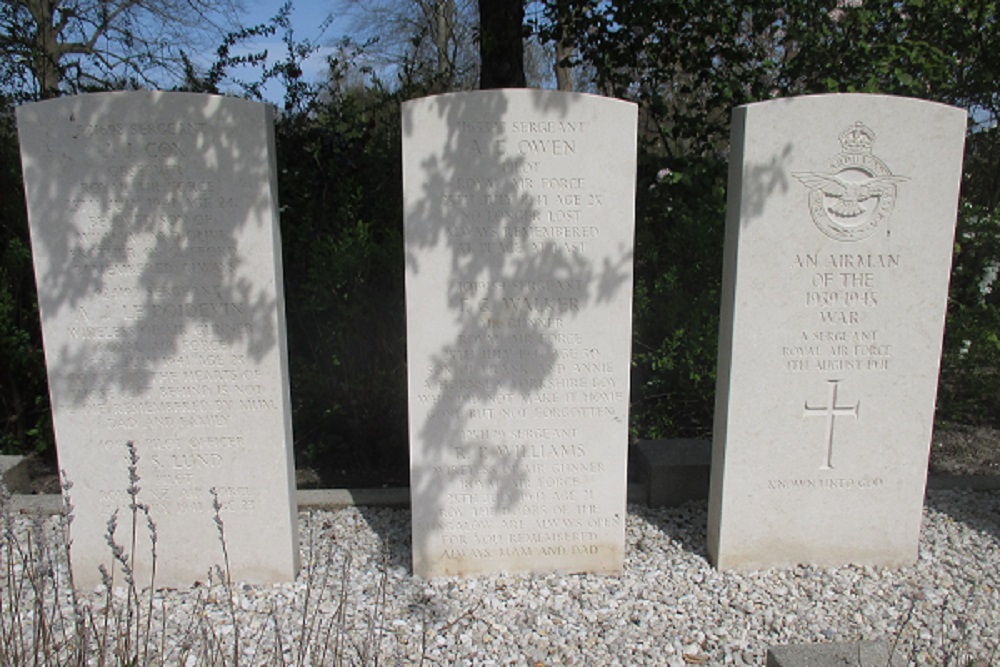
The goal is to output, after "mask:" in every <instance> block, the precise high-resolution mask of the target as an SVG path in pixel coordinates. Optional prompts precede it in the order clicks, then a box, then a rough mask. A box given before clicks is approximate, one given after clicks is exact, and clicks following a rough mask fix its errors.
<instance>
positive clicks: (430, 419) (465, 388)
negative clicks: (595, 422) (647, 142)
mask: <svg viewBox="0 0 1000 667" xmlns="http://www.w3.org/2000/svg"><path fill="white" fill-rule="evenodd" d="M521 93H524V94H527V95H530V107H531V112H532V113H533V114H535V115H537V114H540V113H545V114H546V116H545V118H547V119H552V120H554V121H556V122H560V121H566V122H567V123H569V122H572V121H573V120H574V119H575V116H574V107H575V105H576V104H578V103H580V102H581V100H580V99H579V98H578V97H577V96H572V95H562V94H554V93H551V92H544V91H530V92H529V91H516V94H521ZM513 94H515V91H489V92H480V93H468V94H457V95H443V96H439V97H437V98H428V99H427V100H424V101H422V104H423V106H422V107H421V108H420V109H419V110H418V109H415V108H414V107H412V106H411V107H410V108H409V109H404V119H403V132H404V181H405V182H406V184H407V188H408V190H407V192H406V194H405V206H406V262H407V292H408V295H407V296H408V313H407V325H408V340H409V345H408V348H409V349H408V357H409V375H410V387H411V397H410V401H411V403H410V410H411V416H410V428H411V439H412V441H413V444H412V445H411V447H412V448H413V449H411V492H412V497H413V507H414V540H415V544H414V554H415V555H414V558H415V559H416V560H418V561H420V560H428V561H432V560H434V559H437V558H439V557H440V556H439V554H438V553H437V549H438V546H434V547H431V545H430V543H429V542H428V540H429V539H430V538H431V536H432V535H433V533H435V532H436V531H439V530H440V529H441V528H442V526H443V524H444V522H443V516H444V513H447V512H449V511H459V510H458V509H454V508H456V507H457V506H456V504H455V503H456V499H455V498H451V499H449V500H446V498H445V497H444V494H445V493H448V491H447V490H446V489H447V487H448V485H451V492H452V493H454V491H455V489H456V488H462V489H465V490H466V491H467V492H469V493H474V494H478V495H480V496H481V495H483V494H487V493H488V494H489V496H490V506H489V507H488V508H483V509H484V510H485V511H486V512H488V514H489V516H490V517H504V516H509V517H517V516H518V514H519V513H520V512H523V510H524V508H525V507H528V506H534V505H536V503H537V502H538V500H539V496H538V494H537V493H535V490H534V489H533V488H532V485H533V484H534V483H535V481H536V480H537V473H536V472H533V470H534V468H533V466H535V464H536V463H537V459H538V457H540V456H542V449H539V448H545V447H547V446H548V445H547V444H546V443H544V442H542V441H540V439H539V438H537V437H531V436H523V437H518V438H514V439H513V440H514V442H512V441H511V439H510V438H505V437H504V436H505V434H506V432H507V431H509V430H510V429H512V428H514V427H517V426H519V425H520V426H521V427H525V426H527V427H530V426H532V425H533V422H532V421H531V420H530V418H532V416H533V414H534V411H535V410H542V409H546V408H550V409H551V407H552V404H551V403H547V401H549V400H555V399H550V398H548V395H549V393H551V391H552V390H553V388H555V387H560V385H559V384H558V378H559V377H560V375H565V367H564V364H565V363H566V359H565V358H564V357H561V354H560V348H565V345H564V344H563V343H562V342H561V340H560V339H559V336H561V335H563V333H562V332H565V331H566V329H564V328H563V327H569V328H572V327H573V326H574V325H575V324H576V323H578V322H580V321H581V320H582V318H584V317H585V314H586V313H587V312H588V311H589V310H590V309H592V308H594V307H595V306H596V305H597V304H600V303H604V302H608V301H612V300H614V299H621V298H623V297H624V298H625V299H626V300H628V299H629V294H628V293H626V294H624V295H623V294H622V292H623V290H625V289H627V290H629V291H630V290H631V260H632V249H631V244H630V243H629V244H627V245H626V244H621V245H609V247H607V248H604V249H603V253H600V254H596V253H595V251H592V250H587V251H586V252H584V251H582V247H583V246H582V245H581V243H580V239H579V238H577V239H576V243H574V240H573V239H567V238H552V237H551V236H550V235H549V234H548V233H547V230H550V229H552V227H550V226H547V225H553V224H559V225H560V226H561V227H560V228H562V229H568V228H570V227H574V226H575V227H577V228H584V229H585V228H586V227H587V225H588V224H594V225H596V224H598V223H596V222H594V223H588V222H584V223H582V224H581V223H580V220H579V219H578V218H572V217H565V218H563V219H557V217H558V215H563V216H568V215H569V214H567V213H565V212H563V211H553V206H552V205H551V202H550V203H549V204H548V205H546V204H545V203H543V200H542V199H541V198H540V197H539V195H538V183H539V171H538V165H539V162H538V157H537V155H535V154H534V153H535V151H539V152H547V154H546V156H545V157H548V158H551V154H552V152H554V151H559V150H563V149H567V148H568V147H567V146H563V145H562V144H561V143H557V142H559V141H561V140H558V139H532V140H530V141H531V142H534V143H527V142H528V141H529V140H523V141H521V142H517V141H516V137H512V136H511V134H510V123H511V121H512V120H518V118H517V116H516V115H513V116H512V115H511V109H510V106H511V103H512V102H511V100H512V97H511V96H512V95H513ZM518 109H521V108H520V107H518ZM520 113H525V112H524V111H523V110H521V111H520ZM422 114H427V115H435V114H436V119H435V120H436V121H438V123H436V124H443V125H444V126H446V127H447V133H446V136H444V137H443V145H429V144H428V143H427V142H430V141H436V140H439V136H438V135H437V134H435V133H430V134H429V135H428V136H427V137H424V136H422V135H421V132H422V127H421V124H420V123H421V119H422V118H423V117H425V116H423V115H422ZM505 122H506V123H507V124H508V127H507V131H506V132H505V131H504V129H503V128H504V123H505ZM407 145H409V149H407V148H406V147H407ZM408 152H409V154H410V155H412V156H416V157H412V158H407V155H408ZM567 159H568V160H572V159H574V158H572V157H568V158H567ZM542 175H545V174H544V173H543V174H542ZM532 179H534V180H532ZM416 184H420V187H419V188H417V187H416ZM594 230H595V231H594V234H595V235H596V233H597V232H596V227H595V228H594ZM581 233H583V232H581ZM591 240H593V239H591ZM594 245H595V246H597V245H598V244H597V243H595V244H594ZM441 291H444V294H443V295H442V294H441V293H440V292H441ZM617 324H618V323H616V322H607V323H606V326H607V327H614V326H616V325H617ZM620 324H621V325H622V326H626V327H627V325H628V322H627V321H622V322H621V323H620ZM622 335H623V336H625V337H626V338H625V340H627V339H628V338H627V337H628V336H629V334H628V332H627V331H624V332H622ZM425 360H426V366H425ZM560 400H561V399H560ZM617 419H619V420H622V419H625V416H624V415H618V416H617ZM578 422H579V423H578V427H579V428H581V429H584V428H586V427H585V424H586V423H587V419H586V418H582V419H580V420H578ZM534 423H537V422H534ZM606 446H607V447H613V446H614V444H613V443H606ZM621 446H622V458H623V460H624V447H625V442H624V441H623V442H622V443H621ZM417 453H419V456H415V454H417ZM535 467H537V466H535ZM623 472H624V471H623ZM623 476H624V475H623ZM445 480H447V482H448V484H445V483H444V482H445ZM456 485H457V486H456ZM457 502H459V503H460V502H462V501H461V500H460V499H459V500H457ZM449 506H451V507H452V508H453V509H452V510H449ZM542 506H543V505H538V507H539V508H541V507H542ZM539 511H541V509H539ZM452 518H454V517H452ZM484 518H485V516H484ZM487 523H488V522H484V523H483V524H482V527H483V529H485V530H489V529H486V528H485V526H486V525H487ZM497 525H499V524H497ZM416 565H417V567H418V569H419V563H416Z"/></svg>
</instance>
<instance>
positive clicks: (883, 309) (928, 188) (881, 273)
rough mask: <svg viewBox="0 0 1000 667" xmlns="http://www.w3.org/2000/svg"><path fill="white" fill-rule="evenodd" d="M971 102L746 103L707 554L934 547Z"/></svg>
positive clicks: (889, 560) (851, 98) (865, 559)
mask: <svg viewBox="0 0 1000 667" xmlns="http://www.w3.org/2000/svg"><path fill="white" fill-rule="evenodd" d="M965 127H966V115H965V112H964V111H963V110H961V109H956V108H953V107H948V106H945V105H941V104H935V103H930V102H925V101H921V100H915V99H905V98H894V97H886V96H880V95H820V96H810V97H801V98H793V99H785V100H773V101H770V102H762V103H759V104H751V105H748V106H745V107H740V108H738V109H736V110H735V112H734V114H733V131H732V155H731V158H730V159H731V164H730V175H729V202H728V217H727V222H726V248H725V264H724V267H725V268H724V275H723V303H722V322H721V327H720V337H719V338H720V341H719V374H718V390H717V395H716V409H715V430H714V445H713V457H712V482H711V492H710V501H709V528H708V540H709V553H710V556H711V557H712V559H713V560H714V561H715V562H716V563H717V565H718V566H719V567H720V568H723V569H754V568H766V567H776V566H792V565H795V564H799V563H808V564H814V565H821V566H826V565H840V564H845V563H858V564H870V565H887V566H896V565H904V564H907V563H911V562H913V561H914V560H915V559H916V557H917V543H918V537H919V531H920V519H921V510H922V507H923V496H924V487H925V483H926V475H927V459H928V453H929V451H930V438H931V427H932V424H933V418H934V406H935V397H936V391H937V379H938V369H939V365H940V358H941V342H942V333H943V328H944V317H945V307H946V302H947V296H948V278H949V274H950V267H951V253H952V240H953V237H954V231H955V217H956V207H957V201H958V187H959V182H960V178H961V166H962V148H963V142H964V137H965Z"/></svg>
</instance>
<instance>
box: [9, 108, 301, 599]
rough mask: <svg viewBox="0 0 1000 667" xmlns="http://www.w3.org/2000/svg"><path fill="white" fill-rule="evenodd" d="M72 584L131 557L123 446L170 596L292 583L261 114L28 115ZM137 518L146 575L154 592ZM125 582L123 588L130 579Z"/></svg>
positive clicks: (111, 111)
mask: <svg viewBox="0 0 1000 667" xmlns="http://www.w3.org/2000/svg"><path fill="white" fill-rule="evenodd" d="M17 121H18V130H19V134H20V141H21V157H22V164H23V168H24V182H25V191H26V194H27V201H28V214H29V216H28V217H29V220H30V226H31V240H32V251H33V254H34V262H35V275H36V279H37V283H38V300H39V307H40V312H41V319H42V333H43V336H44V343H45V358H46V364H47V367H48V374H49V389H50V395H51V398H52V411H53V419H54V423H55V435H56V445H57V450H58V455H59V465H60V467H61V468H62V469H63V470H64V471H65V473H66V475H67V476H68V478H69V480H70V481H71V482H72V483H73V487H72V489H71V491H70V494H69V495H70V499H71V501H72V503H73V504H74V506H75V518H74V521H73V524H72V540H73V542H72V557H73V566H74V575H75V578H76V583H77V585H79V586H89V585H91V584H92V583H94V582H97V581H98V580H99V574H98V566H99V565H101V564H104V565H105V566H107V565H108V564H109V563H110V550H109V548H108V546H107V544H106V543H105V532H106V525H107V522H108V519H109V518H110V517H111V516H112V514H113V513H114V512H115V511H116V510H117V511H118V531H117V534H116V538H115V539H116V541H117V542H118V543H119V544H121V545H123V546H124V547H125V548H126V552H127V551H128V550H129V549H130V545H131V530H132V529H131V525H132V520H131V512H130V509H129V505H130V501H131V499H130V497H129V495H128V491H127V490H128V488H129V485H130V482H129V475H128V455H127V449H126V443H127V442H129V441H131V442H133V443H134V446H135V451H136V453H137V454H138V457H139V459H138V464H137V473H138V475H139V477H140V481H139V482H138V486H139V488H140V491H139V493H138V496H137V500H138V502H139V503H142V504H145V505H148V506H149V514H150V516H151V518H152V521H153V522H154V523H155V525H156V530H157V536H158V542H157V544H156V583H157V584H160V585H166V586H182V585H186V584H189V583H191V582H193V581H196V580H204V579H205V577H206V574H207V571H208V570H209V568H211V567H212V566H214V565H222V564H223V552H222V545H221V542H220V537H219V534H218V527H217V525H216V523H215V521H214V511H213V496H212V489H214V490H215V493H216V495H217V498H218V501H219V503H220V504H221V511H220V516H221V519H222V521H223V526H224V530H225V539H226V546H227V548H228V554H229V561H230V567H231V572H232V576H233V578H234V579H238V580H242V581H251V582H273V581H281V580H288V579H291V578H294V576H295V574H296V571H297V567H298V563H297V559H298V547H297V537H296V513H297V512H296V507H295V502H294V495H293V494H294V478H293V472H294V471H293V467H292V459H291V442H292V441H291V418H290V410H289V397H288V364H287V352H286V346H285V326H284V302H283V295H282V276H281V251H280V241H279V236H278V215H277V187H276V181H275V165H274V137H273V128H272V122H271V114H270V110H269V108H268V107H267V106H265V105H263V104H257V103H252V102H247V101H244V100H238V99H232V98H224V97H218V96H210V95H199V94H191V93H162V92H115V93H100V94H93V95H81V96H77V97H67V98H62V99H56V100H51V101H46V102H40V103H37V104H29V105H26V106H22V107H21V108H19V109H18V110H17ZM151 553H152V552H151V545H150V542H149V539H148V537H147V530H146V520H145V517H144V516H142V515H141V514H140V516H139V531H138V542H137V545H136V553H135V559H136V561H135V568H136V571H137V573H138V576H139V584H140V585H148V581H149V580H148V574H149V571H150V558H151ZM116 580H117V581H121V579H120V578H118V579H116Z"/></svg>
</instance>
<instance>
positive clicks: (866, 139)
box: [792, 121, 909, 241]
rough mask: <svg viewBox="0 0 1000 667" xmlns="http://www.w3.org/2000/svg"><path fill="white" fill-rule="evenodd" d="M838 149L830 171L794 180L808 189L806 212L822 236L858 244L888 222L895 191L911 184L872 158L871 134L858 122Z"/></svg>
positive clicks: (797, 174)
mask: <svg viewBox="0 0 1000 667" xmlns="http://www.w3.org/2000/svg"><path fill="white" fill-rule="evenodd" d="M840 143H841V146H842V147H843V152H841V153H838V154H837V155H836V156H834V157H833V158H831V159H830V160H829V162H828V163H827V168H828V171H825V172H823V171H805V172H794V173H793V174H792V175H793V176H795V178H797V179H798V180H799V182H800V183H802V184H803V185H805V186H806V187H807V188H809V211H810V213H811V214H812V218H813V222H814V223H816V226H817V227H818V228H819V229H820V231H822V232H823V233H824V234H826V235H827V236H829V237H831V238H833V239H836V240H838V241H860V240H862V239H865V238H868V237H869V236H871V235H872V234H874V233H875V231H876V230H877V229H878V228H879V227H880V226H883V223H885V222H887V221H888V219H889V216H890V215H891V214H892V210H893V208H894V207H895V203H896V186H897V185H898V184H900V183H903V182H905V181H908V180H909V178H908V177H906V176H899V175H896V174H893V173H892V172H891V171H890V170H889V167H888V166H886V164H885V163H884V162H883V161H882V160H880V159H879V158H877V157H875V155H873V154H872V146H873V144H874V143H875V133H874V132H873V131H872V130H871V129H870V128H868V127H866V126H865V125H864V123H862V122H861V121H858V122H856V123H855V124H854V125H852V126H851V127H850V128H848V129H847V131H845V132H844V133H843V134H842V135H841V137H840Z"/></svg>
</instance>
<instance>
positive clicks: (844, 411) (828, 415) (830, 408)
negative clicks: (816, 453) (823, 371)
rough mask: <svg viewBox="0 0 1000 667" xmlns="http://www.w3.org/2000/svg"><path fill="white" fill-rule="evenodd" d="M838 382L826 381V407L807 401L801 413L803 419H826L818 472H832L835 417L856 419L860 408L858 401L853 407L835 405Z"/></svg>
mask: <svg viewBox="0 0 1000 667" xmlns="http://www.w3.org/2000/svg"><path fill="white" fill-rule="evenodd" d="M840 382H841V381H840V380H828V381H827V385H828V386H829V390H830V391H829V396H828V400H827V403H826V405H823V406H818V407H817V406H811V405H809V401H806V402H805V407H804V411H803V413H802V416H803V417H824V418H825V419H826V452H825V455H824V457H823V463H822V465H820V467H819V468H820V470H832V469H833V425H834V421H835V420H836V419H837V417H854V418H855V419H857V418H858V410H859V409H860V408H861V401H860V400H859V401H858V402H856V403H855V404H854V405H853V406H851V405H837V388H838V387H839V386H840Z"/></svg>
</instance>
